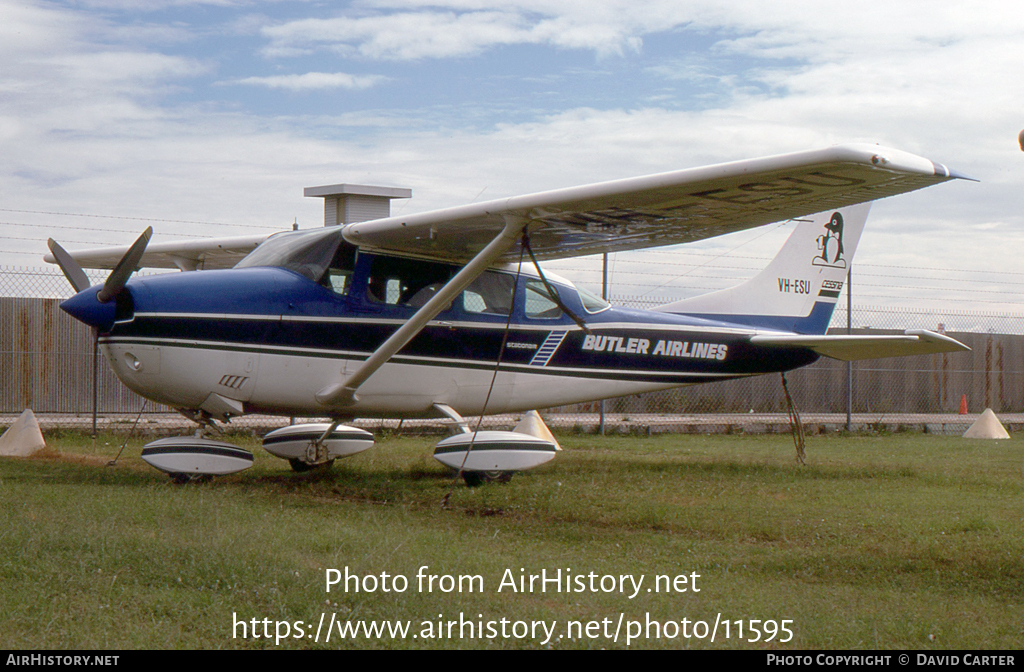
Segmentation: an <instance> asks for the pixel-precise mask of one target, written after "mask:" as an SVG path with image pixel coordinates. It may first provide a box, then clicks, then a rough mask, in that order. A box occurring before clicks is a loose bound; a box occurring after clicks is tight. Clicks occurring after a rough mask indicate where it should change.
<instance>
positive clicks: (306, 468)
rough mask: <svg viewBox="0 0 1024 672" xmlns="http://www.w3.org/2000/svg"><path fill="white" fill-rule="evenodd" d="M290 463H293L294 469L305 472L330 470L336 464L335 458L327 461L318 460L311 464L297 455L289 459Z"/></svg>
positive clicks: (301, 472)
mask: <svg viewBox="0 0 1024 672" xmlns="http://www.w3.org/2000/svg"><path fill="white" fill-rule="evenodd" d="M288 464H290V465H292V471H295V472H297V473H300V474H304V473H306V472H310V471H314V470H320V471H330V469H331V467H333V466H334V460H327V461H326V462H316V463H313V464H310V463H309V462H306V461H305V460H300V459H299V458H297V457H293V458H292V459H290V460H288Z"/></svg>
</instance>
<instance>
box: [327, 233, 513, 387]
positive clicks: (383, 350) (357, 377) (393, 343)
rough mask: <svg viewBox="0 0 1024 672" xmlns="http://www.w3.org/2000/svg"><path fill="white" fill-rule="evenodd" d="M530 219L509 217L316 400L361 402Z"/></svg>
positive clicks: (511, 244) (503, 252) (511, 242)
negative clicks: (367, 387) (361, 392)
mask: <svg viewBox="0 0 1024 672" xmlns="http://www.w3.org/2000/svg"><path fill="white" fill-rule="evenodd" d="M527 223H528V220H526V219H524V218H522V217H515V216H512V215H506V216H505V228H503V229H502V231H501V233H499V234H498V235H497V236H496V237H495V238H494V239H493V240H492V241H491V242H490V243H488V244H487V246H486V247H485V248H484V249H482V250H480V252H478V253H477V255H476V256H475V257H473V258H472V259H471V260H470V261H469V263H467V264H466V265H465V266H463V267H462V270H461V271H459V272H458V273H456V274H455V277H453V278H452V279H451V280H449V281H448V283H447V284H446V285H445V286H444V287H442V288H441V289H440V290H438V292H437V294H434V296H433V297H431V299H430V300H429V301H427V303H426V304H424V306H423V307H422V308H420V309H419V310H417V311H416V313H415V314H414V315H413V316H412V317H410V318H409V321H408V322H406V323H405V324H403V325H402V326H401V327H399V328H398V331H396V332H395V333H393V334H391V336H390V338H388V340H386V341H384V343H382V344H381V346H380V347H379V348H377V349H376V350H375V351H374V352H373V354H372V355H370V357H369V358H368V359H367V360H366V361H365V362H363V364H362V366H360V367H359V368H358V369H356V371H355V373H353V374H352V375H351V376H349V377H348V379H346V380H345V381H344V382H340V383H335V384H333V385H328V386H327V387H325V388H324V389H322V390H320V391H319V392H317V393H316V400H317V402H319V403H320V404H321V405H323V406H336V407H337V406H351V405H352V404H354V403H356V402H357V401H359V397H357V396H356V390H357V389H359V386H360V385H362V384H363V383H365V382H366V381H367V379H369V377H370V376H372V375H373V374H374V373H375V372H376V371H377V369H379V368H380V367H382V366H383V365H384V364H386V363H387V361H388V360H389V359H391V358H392V357H393V356H394V355H395V354H396V353H397V352H398V351H399V350H401V349H402V348H404V347H405V345H406V344H407V343H408V342H409V341H411V340H412V339H413V338H415V337H416V335H417V334H418V333H420V331H422V330H423V327H425V326H427V323H428V322H430V320H432V319H434V317H436V316H437V314H438V313H440V312H441V311H442V310H444V309H445V308H446V307H447V306H448V304H449V303H451V302H452V301H453V300H454V299H455V297H456V296H458V295H459V293H460V292H461V291H462V290H464V289H465V288H466V287H469V285H470V284H471V283H472V282H473V281H474V280H476V279H477V278H478V277H480V275H481V274H482V273H483V272H484V271H486V270H487V267H488V266H490V265H491V264H493V263H494V262H496V261H497V260H498V259H499V258H501V256H502V255H503V254H505V253H506V252H507V251H508V250H509V249H510V248H511V247H512V246H513V245H515V244H516V241H518V240H519V236H520V234H521V233H522V231H523V229H524V228H525V227H526V225H527Z"/></svg>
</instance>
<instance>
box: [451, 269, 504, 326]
mask: <svg viewBox="0 0 1024 672" xmlns="http://www.w3.org/2000/svg"><path fill="white" fill-rule="evenodd" d="M515 283H516V281H515V278H513V277H512V276H511V275H507V274H505V273H495V272H494V271H487V272H485V273H484V274H483V275H481V276H480V277H479V278H477V279H476V280H474V281H473V282H472V284H470V286H469V287H467V288H466V289H465V291H463V292H462V309H463V310H464V311H465V312H467V313H474V314H479V315H506V316H507V315H508V314H509V312H510V311H511V310H512V293H513V290H514V289H515Z"/></svg>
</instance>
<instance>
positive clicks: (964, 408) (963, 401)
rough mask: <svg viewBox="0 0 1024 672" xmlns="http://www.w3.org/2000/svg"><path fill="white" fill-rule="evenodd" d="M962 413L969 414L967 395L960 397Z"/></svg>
mask: <svg viewBox="0 0 1024 672" xmlns="http://www.w3.org/2000/svg"><path fill="white" fill-rule="evenodd" d="M960 415H967V395H966V394H965V395H963V396H962V397H960Z"/></svg>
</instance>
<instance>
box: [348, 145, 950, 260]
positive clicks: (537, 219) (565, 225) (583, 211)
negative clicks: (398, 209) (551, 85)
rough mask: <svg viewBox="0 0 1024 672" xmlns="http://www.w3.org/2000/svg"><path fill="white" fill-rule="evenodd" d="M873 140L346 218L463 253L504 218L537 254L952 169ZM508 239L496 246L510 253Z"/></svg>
mask: <svg viewBox="0 0 1024 672" xmlns="http://www.w3.org/2000/svg"><path fill="white" fill-rule="evenodd" d="M960 177H963V176H961V175H957V174H954V173H953V172H951V171H950V170H949V169H948V168H946V167H945V166H943V165H941V164H936V163H933V162H932V161H930V160H928V159H924V158H922V157H919V156H916V155H914V154H908V153H906V152H902V151H899V150H895V149H888V148H883V147H879V146H877V145H840V146H835V147H831V148H829V149H824V150H817V151H808V152H798V153H795V154H785V155H780V156H772V157H767V158H762V159H753V160H748V161H737V162H733V163H723V164H719V165H715V166H707V167H703V168H690V169H686V170H680V171H675V172H670V173H661V174H658V175H648V176H646V177H637V178H631V179H626V180H616V181H612V182H602V183H599V184H591V185H587V186H582V187H572V188H569V189H559V190H556V191H548V192H543V193H539V194H532V195H528V196H517V197H514V198H508V199H501V200H496V201H490V202H487V203H479V204H473V205H466V206H461V207H457V208H449V209H446V210H436V211H432V212H425V213H422V214H417V215H408V216H404V217H389V218H387V219H378V220H374V221H369V222H359V223H354V224H349V225H348V226H346V227H345V229H344V236H345V238H346V240H348V241H349V242H351V243H354V244H356V245H359V246H361V247H370V248H377V249H381V250H384V251H391V252H399V253H403V252H404V253H411V254H417V255H421V256H425V257H429V258H435V259H442V260H449V261H456V262H459V261H465V260H467V259H470V258H472V257H473V256H474V255H475V254H476V253H477V252H478V251H479V250H480V249H482V248H483V247H484V246H485V245H486V244H487V243H488V242H490V241H491V240H492V239H493V238H494V237H495V236H496V235H497V234H498V233H499V232H500V231H501V230H502V227H503V226H504V224H505V222H506V221H507V219H508V218H510V217H515V218H519V219H524V220H526V221H528V222H529V232H530V245H531V248H532V249H533V251H534V253H535V254H536V256H537V257H539V258H546V259H558V258H564V257H574V256H581V255H588V254H596V253H602V252H618V251H623V250H634V249H641V248H646V247H654V246H658V245H674V244H679V243H689V242H693V241H697V240H702V239H705V238H712V237H715V236H720V235H723V234H726V233H731V232H733V231H738V230H741V229H748V228H753V227H756V226H761V225H764V224H770V223H772V222H778V221H783V220H786V219H791V218H794V217H801V216H804V215H809V214H812V213H817V212H821V211H823V210H828V209H833V208H840V207H843V206H847V205H853V204H856V203H863V202H865V201H873V200H876V199H879V198H884V197H886V196H893V195H895V194H900V193H904V192H908V191H914V190H916V189H921V188H923V187H926V186H929V185H932V184H936V183H939V182H944V181H946V180H950V179H954V178H960ZM517 255H518V253H517V252H516V249H515V248H514V249H513V250H512V251H510V252H508V253H506V254H505V257H504V259H505V260H506V261H514V259H515V258H516V257H517Z"/></svg>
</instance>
